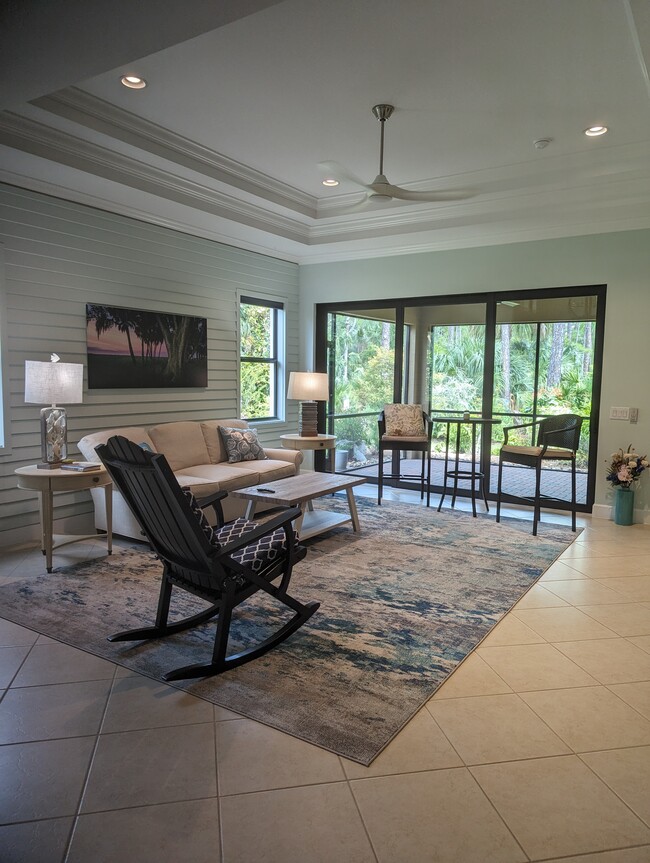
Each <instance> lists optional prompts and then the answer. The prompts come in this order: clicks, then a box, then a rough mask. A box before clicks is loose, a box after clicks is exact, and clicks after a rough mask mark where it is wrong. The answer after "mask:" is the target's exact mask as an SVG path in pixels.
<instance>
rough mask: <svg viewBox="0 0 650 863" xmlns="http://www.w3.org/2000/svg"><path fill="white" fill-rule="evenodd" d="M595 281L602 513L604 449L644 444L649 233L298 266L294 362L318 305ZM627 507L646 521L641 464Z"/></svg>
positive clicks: (648, 395) (307, 348)
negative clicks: (630, 416)
mask: <svg viewBox="0 0 650 863" xmlns="http://www.w3.org/2000/svg"><path fill="white" fill-rule="evenodd" d="M596 284H606V285H607V286H608V291H607V313H606V321H605V353H604V368H603V386H602V400H601V404H602V408H601V417H600V422H599V452H598V465H599V471H598V481H597V486H596V509H595V510H594V512H595V514H604V513H605V510H602V509H599V508H600V507H602V506H609V505H611V503H612V493H611V491H610V488H609V485H608V484H607V483H606V482H605V479H604V475H605V468H606V464H607V462H608V460H609V456H610V454H611V453H612V452H613V451H614V450H616V449H618V447H620V446H623V447H625V446H627V445H628V444H629V443H630V442H632V444H633V446H635V447H636V449H637V450H642V451H643V452H646V451H647V450H650V380H649V378H650V337H649V328H650V231H626V232H620V233H614V234H599V235H593V236H587V237H570V238H566V239H561V240H541V241H538V242H530V243H516V244H510V245H504V246H489V247H482V248H473V249H457V250H450V251H443V252H426V253H422V254H416V255H396V256H393V257H378V258H374V259H368V260H358V261H344V262H335V263H331V264H311V265H310V264H305V265H302V266H301V267H300V298H301V300H300V305H301V311H300V315H301V325H300V331H301V333H303V334H304V339H303V344H302V347H301V355H302V361H303V363H304V364H305V368H309V367H311V365H312V363H313V350H314V345H313V338H312V334H313V322H314V317H315V305H316V304H317V303H322V302H333V301H337V300H341V301H346V300H351V299H355V300H356V299H383V298H386V299H392V298H395V297H418V296H427V295H437V294H465V293H475V292H482V291H495V290H518V289H526V290H528V289H534V288H548V287H559V286H562V287H564V286H574V285H596ZM613 405H616V406H618V405H620V406H632V407H638V408H639V422H638V424H637V425H630V424H629V423H625V422H621V421H620V420H610V419H609V408H610V407H611V406H613ZM636 510H637V512H636V519H637V521H638V520H641V519H643V520H646V521H649V522H650V471H648V473H646V474H645V475H644V476H643V477H642V480H641V483H640V486H639V487H638V490H637V495H636Z"/></svg>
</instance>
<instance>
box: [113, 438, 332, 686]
mask: <svg viewBox="0 0 650 863" xmlns="http://www.w3.org/2000/svg"><path fill="white" fill-rule="evenodd" d="M96 452H97V454H98V455H99V457H100V458H101V460H102V461H103V463H104V464H105V465H106V469H107V470H108V472H109V474H110V475H111V478H112V480H113V482H114V484H115V486H116V487H117V488H118V489H119V491H121V492H122V494H123V496H124V498H125V500H126V502H127V503H128V505H129V506H130V508H131V510H132V511H133V514H134V515H135V517H136V518H137V519H138V521H139V522H140V525H141V526H142V529H143V533H144V535H145V536H146V538H147V539H148V541H149V542H150V544H151V547H152V549H153V551H154V552H155V553H156V554H157V556H158V557H159V558H160V560H161V562H162V567H163V571H162V581H161V586H160V596H159V599H158V610H157V613H156V620H155V624H154V625H153V626H150V627H144V628H141V629H133V630H129V631H125V632H119V633H116V634H115V635H111V636H110V637H109V639H108V640H109V641H139V640H141V639H150V638H162V637H164V636H166V635H172V634H174V633H178V632H181V631H183V630H185V629H189V628H190V627H193V626H196V625H197V624H200V623H204V622H205V621H207V620H210V619H211V618H213V617H217V627H216V634H215V640H214V648H213V652H212V659H211V661H210V662H209V663H207V664H204V665H199V664H197V665H187V666H184V667H182V668H177V669H175V670H173V671H168V672H166V673H165V674H163V680H181V679H185V678H194V677H204V676H208V675H213V674H221V673H222V672H223V671H227V670H228V669H231V668H236V667H237V666H238V665H242V664H243V663H245V662H250V661H251V660H252V659H256V658H257V657H258V656H262V654H264V653H266V652H267V651H269V650H271V649H272V648H274V647H276V646H277V645H278V644H280V643H281V642H282V641H284V640H285V639H286V638H288V637H289V636H290V635H291V634H292V633H294V632H295V631H296V630H297V629H298V628H299V627H301V626H302V625H303V624H304V623H305V622H306V621H307V620H308V619H309V618H310V617H311V616H312V614H313V613H314V612H315V611H316V610H317V608H318V607H319V604H320V603H318V602H308V603H306V604H303V603H301V602H299V601H298V600H297V599H294V598H293V597H292V596H290V595H289V594H288V593H287V590H288V587H289V581H290V579H291V571H292V567H293V565H294V563H296V562H297V561H299V560H302V558H303V557H304V556H305V554H306V553H307V550H306V549H305V547H304V546H301V545H299V544H298V541H297V538H296V533H295V531H294V528H293V521H294V519H296V518H298V516H299V515H300V509H299V508H298V507H293V508H291V509H287V510H285V511H283V512H282V513H280V514H279V515H276V516H275V517H273V518H270V519H269V520H268V521H265V522H262V523H261V524H260V523H258V522H254V521H248V520H247V519H244V518H238V519H236V520H235V521H233V522H229V523H228V524H226V525H222V526H221V527H217V528H212V527H210V525H209V524H208V521H207V519H206V518H205V516H204V515H203V511H202V509H201V508H200V507H199V506H198V505H197V503H196V501H195V499H194V496H193V495H192V494H191V493H190V492H189V490H184V489H182V488H181V487H180V485H179V484H178V481H177V480H176V477H175V476H174V474H173V473H172V470H171V468H170V466H169V464H168V462H167V460H166V458H165V456H164V455H162V454H161V453H151V452H146V451H145V450H143V449H142V448H141V447H140V446H138V445H137V444H134V443H133V442H132V441H129V440H127V438H124V437H120V436H115V437H111V438H110V439H109V440H108V442H107V443H105V444H102V445H101V446H98V447H96ZM225 494H226V493H225V492H219V493H217V494H216V495H212V496H211V497H210V498H208V499H206V500H205V501H203V505H205V504H207V503H212V504H213V505H215V507H216V509H217V511H218V509H219V500H220V499H221V498H223V497H225ZM278 578H279V579H280V583H279V584H277V585H275V584H273V583H272V582H274V581H275V580H276V579H278ZM173 587H177V588H180V589H181V590H185V591H188V592H189V593H191V594H194V595H195V596H198V597H200V598H201V599H204V600H207V601H208V602H209V603H211V604H210V606H209V608H207V609H204V610H202V611H200V612H198V613H196V614H194V615H192V616H191V617H186V618H184V619H182V620H179V621H176V622H174V623H169V622H168V616H169V606H170V601H171V595H172V588H173ZM260 590H261V591H264V592H265V593H267V594H269V595H270V596H272V597H273V598H274V599H275V600H277V601H278V602H279V603H280V604H282V605H284V606H286V607H287V608H289V609H291V611H293V612H294V615H293V617H291V619H289V620H288V621H287V622H286V623H284V625H282V626H281V627H280V628H279V629H278V630H277V631H276V632H275V633H274V634H272V635H270V636H269V637H267V638H265V639H264V640H263V641H261V642H260V643H259V644H256V645H252V646H249V647H247V648H246V649H245V650H242V651H240V652H239V653H236V654H234V655H231V656H226V653H227V647H228V637H229V632H230V625H231V617H232V613H233V609H234V608H235V607H236V606H238V605H240V604H241V603H242V602H244V601H245V600H246V599H248V598H249V597H250V596H252V594H254V593H256V592H257V591H260Z"/></svg>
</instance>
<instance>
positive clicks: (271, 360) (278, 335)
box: [239, 297, 284, 420]
mask: <svg viewBox="0 0 650 863" xmlns="http://www.w3.org/2000/svg"><path fill="white" fill-rule="evenodd" d="M283 316H284V306H283V305H282V303H280V302H276V301H274V300H266V299H264V300H261V299H256V298H253V297H241V298H240V304H239V393H240V396H239V411H240V413H239V415H240V416H241V418H242V419H247V420H268V419H279V418H280V404H279V393H280V385H279V380H280V367H281V360H282V356H281V353H282V350H283V347H282V332H283V325H284V320H283Z"/></svg>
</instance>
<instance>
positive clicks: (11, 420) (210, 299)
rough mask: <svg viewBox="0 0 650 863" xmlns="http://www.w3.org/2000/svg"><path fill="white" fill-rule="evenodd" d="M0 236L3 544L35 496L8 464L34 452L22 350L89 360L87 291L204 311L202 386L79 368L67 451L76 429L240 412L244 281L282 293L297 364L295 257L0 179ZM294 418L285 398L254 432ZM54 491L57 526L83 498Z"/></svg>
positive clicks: (273, 429)
mask: <svg viewBox="0 0 650 863" xmlns="http://www.w3.org/2000/svg"><path fill="white" fill-rule="evenodd" d="M0 244H2V247H3V257H4V306H3V308H4V318H5V320H4V324H5V344H4V346H3V358H4V362H5V364H6V381H7V384H8V393H7V407H8V411H7V414H8V416H7V418H6V430H7V445H8V452H6V453H5V454H4V455H2V456H0V545H7V544H10V543H11V542H12V541H15V540H16V539H19V538H23V537H24V538H27V536H28V535H33V536H36V535H37V533H36V531H37V526H38V524H39V516H38V506H37V499H36V497H35V496H34V494H32V493H31V492H27V491H23V490H20V489H18V488H17V487H16V478H15V476H14V473H13V471H14V469H15V468H17V467H20V466H22V465H28V464H33V463H35V462H37V461H39V460H40V430H39V412H40V408H39V406H37V405H27V404H25V403H24V400H23V399H24V366H25V360H27V359H31V360H42V361H48V360H49V358H50V353H51V352H52V351H54V352H56V353H57V354H59V356H60V357H61V359H62V360H63V361H65V362H72V363H83V364H84V366H86V303H102V304H105V305H115V306H121V307H126V308H141V309H149V310H153V311H162V312H167V313H170V314H186V315H197V316H200V317H205V318H207V321H208V386H207V388H206V389H166V390H162V389H155V390H154V389H151V390H148V389H119V390H90V391H89V390H88V388H87V376H86V375H85V374H84V401H83V404H80V405H70V406H67V407H66V410H67V412H68V439H69V442H70V443H71V444H72V446H71V454H72V455H74V454H76V453H77V450H76V447H75V446H74V444H75V443H76V441H78V440H79V439H80V438H81V437H83V435H85V434H88V433H89V432H93V431H99V430H101V429H105V428H115V427H119V426H127V425H155V424H156V423H161V422H173V421H176V420H187V419H191V420H203V419H209V418H232V417H236V416H237V415H238V400H237V371H238V356H237V350H238V341H237V326H238V304H239V295H240V294H241V293H243V294H245V295H247V296H253V297H260V298H264V297H269V298H274V299H280V300H282V301H283V302H284V303H285V310H286V334H287V355H286V359H287V362H286V369H285V372H286V373H287V374H288V371H289V370H292V369H295V368H297V364H298V349H299V345H298V267H297V265H295V264H292V263H290V262H286V261H281V260H276V259H275V258H270V257H265V256H263V255H259V254H255V253H254V252H248V251H245V250H241V249H236V248H233V247H230V246H225V245H222V244H220V243H215V242H211V241H209V240H204V239H202V238H197V237H193V236H190V235H186V234H182V233H179V232H176V231H171V230H168V229H166V228H162V227H158V226H155V225H151V224H147V223H144V222H139V221H136V220H133V219H128V218H125V217H123V216H119V215H115V214H113V213H107V212H103V211H100V210H95V209H92V208H89V207H84V206H81V205H78V204H74V203H70V202H68V201H63V200H59V199H57V198H51V197H48V196H45V195H40V194H37V193H33V192H30V191H27V190H24V189H19V188H15V187H11V186H4V185H1V184H0ZM285 392H286V389H285ZM296 424H297V405H296V403H294V402H288V404H287V417H286V422H274V423H268V424H260V425H259V426H258V430H259V433H260V438H261V440H262V442H263V443H266V444H267V445H269V446H270V445H275V446H279V443H280V441H279V436H280V434H283V433H284V432H286V431H292V430H293V429H294V427H295V426H296ZM54 503H55V520H63V522H62V523H63V525H64V526H65V524H66V520H67V521H74V520H75V519H77V520H78V517H79V516H83V515H84V514H85V513H88V512H89V511H90V510H91V505H90V498H89V495H88V493H87V492H77V493H71V494H65V493H58V494H56V495H55V501H54ZM26 529H27V530H26Z"/></svg>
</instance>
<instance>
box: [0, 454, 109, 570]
mask: <svg viewBox="0 0 650 863" xmlns="http://www.w3.org/2000/svg"><path fill="white" fill-rule="evenodd" d="M14 473H15V474H16V476H17V477H18V488H24V489H29V490H30V491H37V492H39V509H40V514H41V550H42V552H43V554H44V555H45V566H46V568H47V571H48V572H52V552H53V551H54V549H55V548H59V547H60V546H62V545H68V544H69V543H71V542H79V541H80V540H82V539H101V538H102V535H101V534H87V535H86V536H59V537H57V539H56V541H55V539H54V526H53V522H54V506H53V497H54V492H55V491H79V490H80V489H89V488H103V489H104V493H105V495H106V543H107V550H108V553H109V554H112V552H113V534H112V528H113V524H112V514H113V486H112V483H111V478H110V476H109V474H108V471H107V470H106V468H105V467H103V466H102V467H101V468H100V469H99V470H92V471H87V472H85V473H81V472H79V473H77V472H75V471H72V470H61V469H60V468H53V469H52V470H42V469H40V468H38V467H37V466H36V465H35V464H33V465H29V466H28V467H18V468H16V470H15V471H14Z"/></svg>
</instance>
